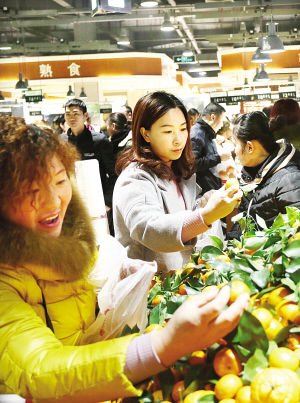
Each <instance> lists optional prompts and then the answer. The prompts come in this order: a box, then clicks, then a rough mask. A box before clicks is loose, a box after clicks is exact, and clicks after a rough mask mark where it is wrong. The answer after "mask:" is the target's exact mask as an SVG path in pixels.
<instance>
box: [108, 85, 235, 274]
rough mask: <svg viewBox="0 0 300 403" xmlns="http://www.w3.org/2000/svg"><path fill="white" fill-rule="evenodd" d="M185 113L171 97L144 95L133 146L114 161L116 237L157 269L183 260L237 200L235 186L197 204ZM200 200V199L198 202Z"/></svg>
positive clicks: (198, 190)
mask: <svg viewBox="0 0 300 403" xmlns="http://www.w3.org/2000/svg"><path fill="white" fill-rule="evenodd" d="M189 132H190V125H189V119H188V114H187V111H186V109H185V107H184V105H183V104H182V102H181V101H180V100H179V99H177V98H176V97H175V96H174V95H172V94H168V93H166V92H162V91H158V92H154V93H150V94H147V95H145V96H144V97H142V98H141V99H140V100H139V101H138V102H137V104H136V107H135V109H134V113H133V125H132V141H133V146H132V149H130V150H128V151H127V152H125V153H123V154H122V155H121V156H120V157H119V159H118V161H117V164H116V171H117V173H118V174H119V175H120V176H119V178H118V180H117V182H116V185H115V189H114V194H113V211H114V228H115V236H116V238H117V239H118V240H119V241H120V242H121V244H122V245H123V246H125V247H126V249H127V253H128V257H131V258H138V259H142V260H147V261H152V260H156V261H157V263H158V268H159V270H160V271H168V270H174V269H178V268H180V267H182V266H183V265H184V264H185V263H187V261H188V258H189V256H190V254H191V253H192V250H193V247H194V244H195V241H196V236H197V235H198V234H200V233H203V232H204V231H206V230H207V229H208V228H209V227H210V225H211V224H212V223H213V222H214V221H215V220H217V219H219V218H222V217H225V216H226V215H228V214H229V213H231V211H232V210H233V209H234V208H235V207H236V205H237V203H238V200H239V199H240V198H241V194H240V191H238V188H237V187H232V188H229V189H227V190H225V189H224V187H223V188H221V189H219V190H217V191H213V197H208V195H207V194H206V196H205V197H206V198H207V199H208V201H207V203H206V204H205V206H204V207H202V208H197V202H198V198H199V196H200V195H201V188H199V187H198V186H197V185H196V178H195V174H194V157H193V152H192V148H191V143H190V135H189ZM202 204H203V203H202Z"/></svg>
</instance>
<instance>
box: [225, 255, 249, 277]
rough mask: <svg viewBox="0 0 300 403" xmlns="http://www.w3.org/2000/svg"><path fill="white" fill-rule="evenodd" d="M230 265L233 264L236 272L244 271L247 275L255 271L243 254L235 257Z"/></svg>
mask: <svg viewBox="0 0 300 403" xmlns="http://www.w3.org/2000/svg"><path fill="white" fill-rule="evenodd" d="M230 264H231V267H232V268H233V269H234V270H237V269H238V270H242V271H244V272H246V273H252V272H253V269H252V268H251V265H250V263H249V261H248V259H247V258H246V259H245V258H244V255H242V254H241V255H239V256H237V257H235V258H233V259H231V262H230Z"/></svg>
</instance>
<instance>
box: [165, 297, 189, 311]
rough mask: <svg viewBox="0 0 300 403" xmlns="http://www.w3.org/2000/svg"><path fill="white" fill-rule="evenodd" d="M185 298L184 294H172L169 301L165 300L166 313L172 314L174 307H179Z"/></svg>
mask: <svg viewBox="0 0 300 403" xmlns="http://www.w3.org/2000/svg"><path fill="white" fill-rule="evenodd" d="M185 300H186V296H184V295H181V296H175V295H174V296H173V297H172V298H171V299H170V300H169V301H167V313H168V314H173V313H174V312H175V311H176V309H178V308H179V307H180V305H182V304H183V303H184V301H185Z"/></svg>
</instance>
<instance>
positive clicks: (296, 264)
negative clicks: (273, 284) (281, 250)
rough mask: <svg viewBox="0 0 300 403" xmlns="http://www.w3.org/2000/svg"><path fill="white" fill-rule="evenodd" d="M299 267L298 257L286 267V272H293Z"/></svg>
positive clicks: (299, 260)
mask: <svg viewBox="0 0 300 403" xmlns="http://www.w3.org/2000/svg"><path fill="white" fill-rule="evenodd" d="M299 269H300V257H299V258H298V259H295V260H293V261H292V263H291V264H290V265H289V266H288V267H287V268H286V272H287V273H295V272H296V271H297V270H299Z"/></svg>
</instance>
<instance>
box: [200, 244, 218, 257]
mask: <svg viewBox="0 0 300 403" xmlns="http://www.w3.org/2000/svg"><path fill="white" fill-rule="evenodd" d="M219 255H222V250H221V249H219V248H216V247H215V246H212V245H207V246H204V248H203V249H202V251H201V258H202V259H204V260H209V259H211V258H213V257H216V256H219Z"/></svg>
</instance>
